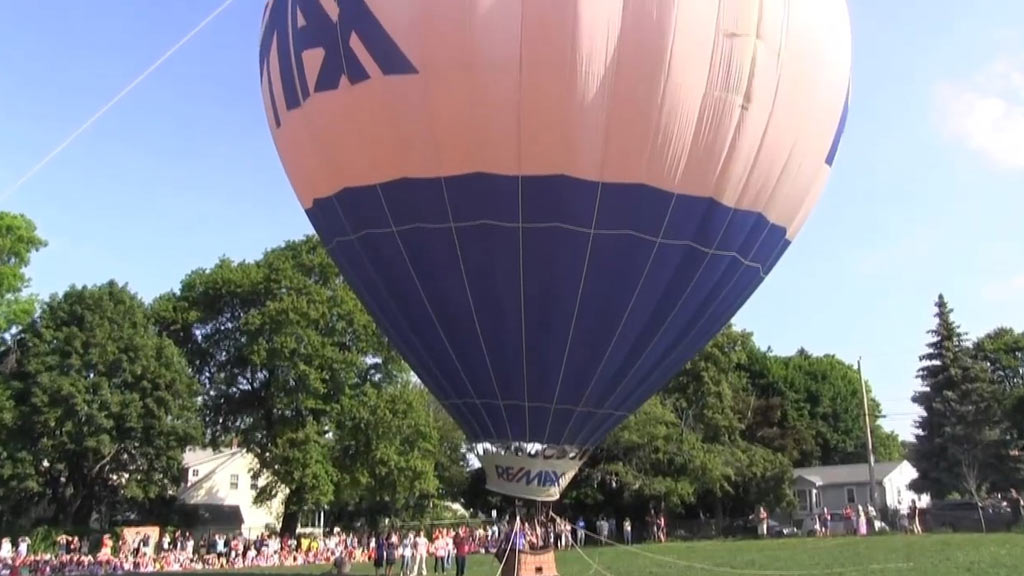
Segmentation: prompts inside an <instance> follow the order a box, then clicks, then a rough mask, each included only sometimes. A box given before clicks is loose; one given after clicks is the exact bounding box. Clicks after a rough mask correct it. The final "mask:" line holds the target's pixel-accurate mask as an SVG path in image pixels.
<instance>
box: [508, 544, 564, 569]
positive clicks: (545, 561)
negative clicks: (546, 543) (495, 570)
mask: <svg viewBox="0 0 1024 576" xmlns="http://www.w3.org/2000/svg"><path fill="white" fill-rule="evenodd" d="M501 576H558V570H557V569H556V568H555V549H554V548H548V549H547V550H520V551H519V552H518V553H517V555H516V558H509V559H508V560H507V561H506V562H505V564H504V565H503V566H502V567H501Z"/></svg>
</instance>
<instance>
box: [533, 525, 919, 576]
mask: <svg viewBox="0 0 1024 576" xmlns="http://www.w3.org/2000/svg"><path fill="white" fill-rule="evenodd" d="M551 516H552V517H553V518H555V519H556V520H561V521H563V522H567V521H566V520H565V519H564V518H560V517H559V516H556V515H555V514H554V513H552V514H551ZM575 529H576V530H580V528H579V527H576V528H575ZM580 531H582V532H583V533H584V534H587V535H588V536H592V537H594V538H595V539H597V540H599V541H601V542H606V543H608V544H610V545H612V546H615V547H618V548H622V549H625V550H628V551H630V552H632V553H634V554H639V555H641V556H645V557H647V558H654V559H655V560H661V561H664V562H670V563H672V564H678V565H680V566H686V567H687V568H696V569H699V570H705V571H708V572H720V573H723V574H749V575H759V576H808V575H811V574H843V573H848V572H863V571H875V570H891V569H894V568H910V567H912V566H913V563H910V562H899V563H891V564H867V565H862V566H846V567H842V568H828V569H815V570H750V569H744V568H730V567H727V566H714V565H711V564H703V563H700V562H688V561H686V560H680V559H679V558H672V557H670V556H661V555H659V554H654V553H652V552H648V551H647V550H644V549H642V548H638V547H636V546H625V545H623V544H619V543H618V542H615V541H613V540H609V539H607V538H602V537H601V536H600V535H598V534H595V533H593V532H591V531H589V530H587V529H585V528H584V529H582V530H580ZM573 546H576V549H577V550H579V552H580V554H582V555H583V557H584V558H586V559H587V562H590V563H591V565H592V566H594V567H595V568H597V566H596V563H595V562H594V561H593V560H591V559H590V558H589V557H587V555H586V553H584V552H583V550H582V549H581V548H580V547H579V546H578V545H577V544H576V542H575V540H573ZM598 569H600V568H598ZM600 570H601V572H602V573H604V574H606V576H612V575H611V574H609V573H608V572H607V571H605V570H604V569H600Z"/></svg>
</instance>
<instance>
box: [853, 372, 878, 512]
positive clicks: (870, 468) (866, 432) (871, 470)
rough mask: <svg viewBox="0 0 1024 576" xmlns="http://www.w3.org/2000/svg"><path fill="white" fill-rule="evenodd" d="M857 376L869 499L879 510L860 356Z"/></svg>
mask: <svg viewBox="0 0 1024 576" xmlns="http://www.w3.org/2000/svg"><path fill="white" fill-rule="evenodd" d="M857 377H858V378H860V395H861V397H862V398H863V400H864V435H865V437H866V438H867V448H868V501H869V502H870V503H871V505H872V506H873V507H874V508H875V509H876V510H877V509H878V503H877V502H875V491H876V487H875V448H874V445H873V444H872V442H871V412H870V411H869V410H868V386H867V384H865V383H864V374H863V373H862V372H861V370H860V357H858V358H857Z"/></svg>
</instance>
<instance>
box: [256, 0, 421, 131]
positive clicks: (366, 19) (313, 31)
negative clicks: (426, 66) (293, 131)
mask: <svg viewBox="0 0 1024 576" xmlns="http://www.w3.org/2000/svg"><path fill="white" fill-rule="evenodd" d="M322 2H333V3H336V4H337V8H338V19H337V20H334V19H333V18H332V17H331V15H330V14H329V13H328V11H327V9H326V8H324V5H323V3H322ZM353 36H355V37H356V38H358V39H359V42H360V43H362V45H363V47H364V48H365V49H366V53H367V54H369V55H370V58H371V59H372V60H373V62H374V64H376V65H377V68H379V69H380V71H381V73H382V74H384V75H385V76H392V75H399V74H418V73H419V70H417V69H416V66H414V65H413V63H412V61H411V60H409V57H408V56H406V55H405V53H404V52H402V49H401V48H400V47H399V46H398V43H397V42H395V39H394V38H392V37H391V35H390V34H389V33H388V31H387V30H386V29H385V28H384V25H383V24H381V22H380V20H378V19H377V16H376V15H374V13H373V11H372V10H371V9H370V7H369V6H368V5H367V4H366V0H270V1H269V2H268V3H267V6H266V8H265V9H264V12H263V36H262V38H261V39H260V81H261V82H263V83H264V86H265V89H266V90H267V94H268V96H269V98H268V99H269V102H270V109H271V110H272V111H273V115H274V125H275V126H276V127H280V126H281V115H280V112H279V110H278V103H277V95H276V94H275V86H274V81H275V80H276V81H277V82H278V84H279V86H277V87H276V88H277V89H279V90H280V93H281V95H282V96H283V97H284V107H285V110H294V109H296V108H299V107H300V106H302V104H303V103H304V102H305V101H306V100H309V98H310V97H311V95H312V94H317V93H320V92H329V91H332V90H337V89H338V88H340V87H341V80H342V78H344V77H347V78H348V82H349V84H352V85H356V84H359V83H360V82H365V81H366V80H369V79H370V73H369V72H368V71H367V70H366V66H365V65H364V63H363V62H362V61H360V59H359V55H358V54H356V52H354V51H353V50H352V44H351V42H352V37H353ZM308 50H322V51H323V60H322V61H321V63H320V69H319V70H316V80H315V81H314V83H313V87H312V94H311V93H310V84H309V80H308V73H309V72H312V71H307V70H306V65H305V63H304V62H303V60H302V54H303V53H304V52H306V51H308ZM272 59H273V60H272ZM272 62H276V63H277V72H278V75H277V76H276V77H275V76H274V75H273V74H272V67H271V63H272Z"/></svg>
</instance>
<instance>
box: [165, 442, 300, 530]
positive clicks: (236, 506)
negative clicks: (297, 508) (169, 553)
mask: <svg viewBox="0 0 1024 576" xmlns="http://www.w3.org/2000/svg"><path fill="white" fill-rule="evenodd" d="M183 465H184V479H183V483H182V486H181V488H180V489H179V490H178V503H179V506H180V507H181V509H182V512H183V513H184V515H185V516H186V518H188V519H189V522H188V524H189V526H187V528H189V529H191V530H192V531H193V532H194V533H196V534H197V537H198V535H199V534H205V533H213V532H222V533H228V534H235V533H238V532H241V533H242V535H245V536H256V535H257V534H259V533H260V532H264V531H267V530H276V529H277V528H278V526H280V523H281V515H282V514H283V513H284V494H279V495H278V496H277V498H275V499H274V501H273V502H271V503H270V504H268V505H262V506H261V505H257V504H255V503H254V502H253V500H254V498H255V496H256V490H258V489H259V487H260V482H259V479H257V478H256V477H255V476H254V475H253V474H252V471H253V470H255V469H256V461H255V459H254V458H253V456H252V455H251V454H249V453H247V452H246V451H245V450H244V449H242V448H237V447H233V448H231V449H226V450H208V449H204V448H188V449H187V450H186V451H185V455H184V458H183Z"/></svg>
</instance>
